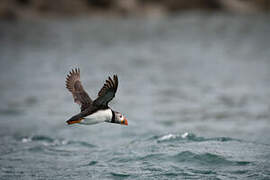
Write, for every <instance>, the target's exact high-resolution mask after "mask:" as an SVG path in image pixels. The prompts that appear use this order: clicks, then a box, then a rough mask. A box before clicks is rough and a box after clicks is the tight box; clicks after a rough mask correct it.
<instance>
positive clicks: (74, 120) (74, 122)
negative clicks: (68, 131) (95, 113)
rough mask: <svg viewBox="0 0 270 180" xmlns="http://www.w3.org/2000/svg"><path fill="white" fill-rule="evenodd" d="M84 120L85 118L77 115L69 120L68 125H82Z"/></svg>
mask: <svg viewBox="0 0 270 180" xmlns="http://www.w3.org/2000/svg"><path fill="white" fill-rule="evenodd" d="M82 120H83V118H82V117H81V116H80V115H75V116H73V117H72V118H70V119H69V120H67V121H66V123H67V124H68V125H71V124H76V123H80V122H81V121H82Z"/></svg>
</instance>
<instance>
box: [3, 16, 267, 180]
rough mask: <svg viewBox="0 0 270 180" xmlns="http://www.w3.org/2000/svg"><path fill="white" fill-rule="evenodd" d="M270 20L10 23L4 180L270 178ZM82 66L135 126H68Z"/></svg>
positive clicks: (91, 84) (88, 80)
mask: <svg viewBox="0 0 270 180" xmlns="http://www.w3.org/2000/svg"><path fill="white" fill-rule="evenodd" d="M269 32H270V23H269V15H258V16H255V15H248V16H243V15H232V14H222V13H214V14H213V13H200V12H191V13H183V14H180V15H178V16H169V17H151V18H116V17H115V18H108V17H91V18H89V17H80V18H71V19H63V18H54V19H42V20H21V21H17V22H5V21H1V22H0V179H1V180H2V179H3V180H9V179H25V180H28V179H59V180H62V179H82V180H84V179H147V180H148V179H213V180H214V179H265V180H266V179H270V35H269ZM75 67H80V69H81V79H82V82H83V85H84V87H85V89H86V90H87V92H88V93H89V95H90V96H91V97H92V98H93V99H94V98H95V97H96V96H97V92H98V91H99V89H100V88H101V87H102V85H103V82H104V80H105V79H106V78H107V77H108V76H109V75H113V74H114V73H117V74H118V77H119V81H120V82H119V83H120V84H119V87H118V92H117V94H116V97H115V99H114V100H113V101H112V102H111V103H110V106H111V107H112V109H114V110H116V111H119V112H122V113H124V114H125V115H126V117H127V119H128V122H129V125H128V126H121V125H117V124H109V123H102V124H97V125H93V126H82V125H74V126H68V125H67V124H66V123H65V121H66V120H67V119H69V118H70V117H71V116H73V115H74V114H76V113H78V112H79V111H80V109H79V106H78V105H77V104H75V103H73V99H72V96H71V94H70V93H69V92H68V91H67V90H66V88H65V76H66V75H67V73H68V72H69V71H70V70H71V69H72V68H75Z"/></svg>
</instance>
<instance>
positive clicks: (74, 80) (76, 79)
mask: <svg viewBox="0 0 270 180" xmlns="http://www.w3.org/2000/svg"><path fill="white" fill-rule="evenodd" d="M66 88H67V89H68V90H69V91H70V92H71V93H72V96H73V99H74V102H75V103H77V104H79V105H80V106H81V111H83V110H85V109H86V108H88V107H89V106H91V104H92V100H91V98H90V97H89V96H88V94H87V92H85V91H84V89H83V86H82V83H81V81H80V69H79V68H78V69H72V70H71V71H70V72H69V74H68V75H67V78H66Z"/></svg>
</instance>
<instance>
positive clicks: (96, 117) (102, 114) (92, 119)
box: [81, 109, 112, 125]
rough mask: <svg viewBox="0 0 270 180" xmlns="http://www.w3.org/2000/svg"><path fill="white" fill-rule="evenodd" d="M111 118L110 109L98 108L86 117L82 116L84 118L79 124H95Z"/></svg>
mask: <svg viewBox="0 0 270 180" xmlns="http://www.w3.org/2000/svg"><path fill="white" fill-rule="evenodd" d="M111 119H112V110H111V109H106V110H99V111H97V112H95V113H93V114H91V115H89V116H87V117H85V118H84V120H82V121H81V124H87V125H91V124H97V123H102V122H105V121H111Z"/></svg>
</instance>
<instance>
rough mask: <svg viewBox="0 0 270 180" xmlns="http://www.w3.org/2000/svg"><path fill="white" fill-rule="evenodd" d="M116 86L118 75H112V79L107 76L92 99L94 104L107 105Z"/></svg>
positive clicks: (113, 94) (112, 96)
mask: <svg viewBox="0 0 270 180" xmlns="http://www.w3.org/2000/svg"><path fill="white" fill-rule="evenodd" d="M117 87H118V77H117V75H114V76H113V79H112V78H111V77H109V78H108V79H107V80H106V82H105V84H104V85H103V87H102V88H101V90H100V91H99V93H98V97H97V99H96V100H95V101H94V105H96V106H104V107H107V106H108V103H109V102H110V101H111V100H112V99H113V98H114V96H115V93H116V91H117Z"/></svg>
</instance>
